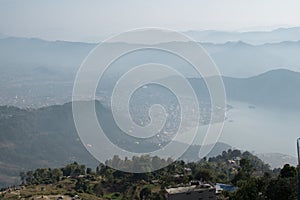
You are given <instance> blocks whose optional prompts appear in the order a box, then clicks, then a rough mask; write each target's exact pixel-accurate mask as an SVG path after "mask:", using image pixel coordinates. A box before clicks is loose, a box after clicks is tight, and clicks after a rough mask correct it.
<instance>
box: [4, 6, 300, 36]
mask: <svg viewBox="0 0 300 200" xmlns="http://www.w3.org/2000/svg"><path fill="white" fill-rule="evenodd" d="M299 9H300V1H299V0H284V1H283V0H119V1H117V0H106V1H103V0H91V1H88V0H48V1H46V0H0V33H3V34H7V35H13V36H24V37H40V38H44V39H49V40H57V39H58V40H72V41H96V40H99V39H102V38H104V37H105V36H108V35H111V34H113V33H118V32H121V31H125V30H128V29H133V28H140V27H149V26H151V27H152V26H154V27H166V28H169V29H175V30H180V31H185V30H203V29H216V30H246V29H257V28H259V27H269V28H270V27H271V28H274V27H279V26H285V27H287V26H299V25H300V12H299Z"/></svg>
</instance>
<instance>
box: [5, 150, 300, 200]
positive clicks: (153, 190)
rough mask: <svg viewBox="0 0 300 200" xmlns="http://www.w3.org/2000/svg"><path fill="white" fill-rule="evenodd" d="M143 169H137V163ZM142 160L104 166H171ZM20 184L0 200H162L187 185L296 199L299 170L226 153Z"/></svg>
mask: <svg viewBox="0 0 300 200" xmlns="http://www.w3.org/2000/svg"><path fill="white" fill-rule="evenodd" d="M143 161H144V162H145V163H148V164H147V165H138V166H136V165H135V164H134V163H135V162H139V163H141V162H143ZM170 161H171V160H170V159H169V160H164V159H160V158H157V157H153V158H152V157H150V156H143V157H134V158H132V159H127V158H125V160H122V159H120V158H119V157H118V156H114V158H113V159H112V160H109V161H107V164H108V163H110V164H111V163H118V165H119V166H120V165H121V166H123V167H124V169H125V168H126V169H133V168H132V167H135V168H137V167H146V168H147V169H149V170H151V168H152V167H153V165H154V164H155V163H161V162H170ZM20 179H21V182H22V184H21V185H20V186H14V187H10V188H4V189H2V192H1V193H0V199H1V200H2V199H3V200H4V199H11V200H13V199H14V200H15V199H58V198H59V197H62V196H63V198H64V199H72V198H73V199H74V198H75V197H76V198H77V199H89V200H98V199H157V200H159V199H164V189H165V188H169V187H177V186H184V185H188V184H189V182H190V181H191V180H201V181H202V182H207V183H210V184H215V183H226V184H232V185H234V186H236V187H237V189H236V191H234V192H232V193H230V192H227V191H223V192H222V193H221V194H220V195H218V198H219V199H233V200H247V199H249V200H255V199H271V200H273V199H274V200H275V199H281V200H285V199H296V197H297V170H296V168H295V167H292V166H289V165H285V166H284V167H283V168H282V169H274V170H270V168H269V166H268V165H266V164H264V163H263V162H262V161H261V160H260V159H258V158H257V157H256V156H253V155H252V154H251V153H249V152H243V153H242V152H240V151H239V150H228V151H224V152H223V153H222V155H219V156H216V157H211V158H209V159H206V158H203V159H202V160H200V161H198V162H191V163H185V162H183V161H175V162H173V163H172V164H170V165H169V166H168V167H165V168H163V169H160V170H158V171H155V172H151V173H140V174H135V173H125V172H121V171H117V170H115V169H113V168H110V167H108V166H106V165H103V164H100V165H99V166H98V167H97V168H96V169H95V170H93V169H91V168H86V166H85V165H81V164H78V163H77V162H74V163H71V164H68V165H66V166H65V167H62V168H55V169H50V168H39V169H36V170H34V171H27V172H22V173H20Z"/></svg>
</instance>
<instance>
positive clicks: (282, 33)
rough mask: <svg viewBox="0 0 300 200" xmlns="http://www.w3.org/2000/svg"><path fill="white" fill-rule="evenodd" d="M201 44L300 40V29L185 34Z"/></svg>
mask: <svg viewBox="0 0 300 200" xmlns="http://www.w3.org/2000/svg"><path fill="white" fill-rule="evenodd" d="M184 33H185V34H187V35H189V36H190V37H192V38H193V39H195V40H196V41H199V42H211V43H225V42H228V41H232V42H233V41H244V42H247V43H250V44H254V45H256V44H264V43H277V42H283V41H298V40H300V27H292V28H278V29H275V30H271V31H244V32H238V31H232V32H228V31H213V30H207V31H187V32H184Z"/></svg>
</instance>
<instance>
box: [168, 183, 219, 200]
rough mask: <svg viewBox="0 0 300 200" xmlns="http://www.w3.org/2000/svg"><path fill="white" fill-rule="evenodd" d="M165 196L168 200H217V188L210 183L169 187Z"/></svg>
mask: <svg viewBox="0 0 300 200" xmlns="http://www.w3.org/2000/svg"><path fill="white" fill-rule="evenodd" d="M165 196H166V199H168V200H215V199H216V188H215V187H213V186H211V185H210V184H199V185H191V186H187V187H177V188H169V189H166V193H165Z"/></svg>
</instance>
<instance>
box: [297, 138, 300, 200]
mask: <svg viewBox="0 0 300 200" xmlns="http://www.w3.org/2000/svg"><path fill="white" fill-rule="evenodd" d="M297 153H298V167H297V168H298V200H300V138H298V139H297Z"/></svg>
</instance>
